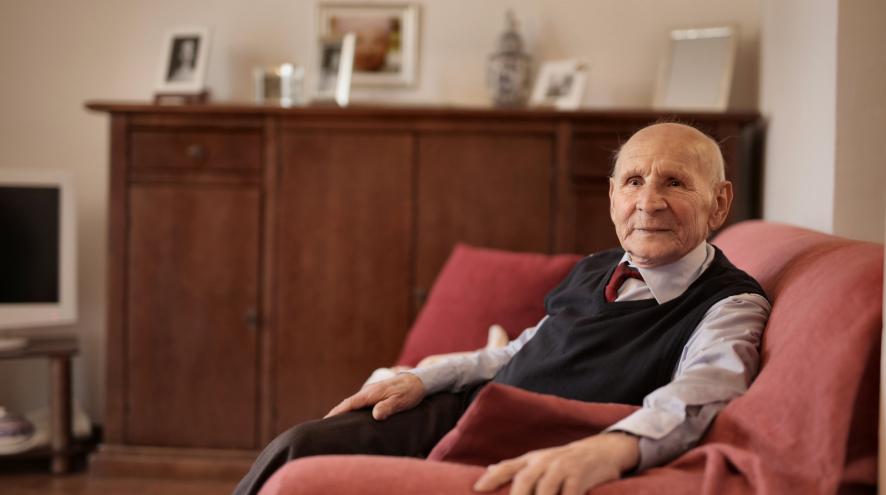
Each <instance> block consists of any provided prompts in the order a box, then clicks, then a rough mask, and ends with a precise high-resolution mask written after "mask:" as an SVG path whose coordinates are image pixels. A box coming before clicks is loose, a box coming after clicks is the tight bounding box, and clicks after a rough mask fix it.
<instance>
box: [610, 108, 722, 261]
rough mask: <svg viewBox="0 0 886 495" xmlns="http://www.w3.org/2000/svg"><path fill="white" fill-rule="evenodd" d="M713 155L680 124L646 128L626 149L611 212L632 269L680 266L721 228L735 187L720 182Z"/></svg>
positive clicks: (695, 134)
mask: <svg viewBox="0 0 886 495" xmlns="http://www.w3.org/2000/svg"><path fill="white" fill-rule="evenodd" d="M713 151H715V150H714V149H712V145H709V144H707V143H706V142H705V141H704V138H703V136H702V135H701V134H700V133H698V131H695V130H694V129H692V128H690V127H687V126H682V125H679V124H658V125H654V126H651V127H647V128H646V129H643V130H641V131H639V132H638V133H637V134H635V135H634V136H633V137H631V139H630V140H628V142H627V143H626V144H625V145H624V147H622V150H621V152H620V153H619V158H618V161H617V162H616V165H615V172H614V174H613V177H612V178H611V179H610V181H609V200H610V207H609V211H610V215H611V217H612V222H613V223H614V224H615V231H616V234H617V235H618V240H619V242H621V246H622V248H624V250H625V251H627V252H629V253H630V254H631V260H632V262H633V263H634V264H636V265H637V266H640V267H644V268H648V267H653V266H659V265H665V264H668V263H672V262H674V261H677V260H679V259H680V258H682V257H683V256H684V255H686V254H687V253H688V252H689V251H691V250H692V249H693V248H695V247H696V246H698V244H699V243H701V242H702V241H703V240H704V239H705V238H706V237H707V235H708V233H709V232H710V231H711V230H713V229H716V228H718V227H719V226H720V225H722V223H723V221H724V220H725V219H726V214H727V213H728V211H729V205H730V204H731V202H732V185H731V184H730V183H728V182H720V181H719V180H717V179H716V177H717V176H716V174H715V172H714V169H713V167H714V165H713V163H714V162H713V158H714V156H711V153H712V152H713Z"/></svg>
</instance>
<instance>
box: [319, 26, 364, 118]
mask: <svg viewBox="0 0 886 495" xmlns="http://www.w3.org/2000/svg"><path fill="white" fill-rule="evenodd" d="M356 41H357V37H356V35H354V33H346V34H345V35H344V36H334V37H327V38H323V39H321V40H320V49H319V53H318V54H317V93H316V95H315V97H314V99H315V100H319V101H328V100H335V102H336V103H338V105H339V106H342V107H344V106H347V105H348V101H349V99H350V94H351V72H352V69H353V67H354V47H355V45H356Z"/></svg>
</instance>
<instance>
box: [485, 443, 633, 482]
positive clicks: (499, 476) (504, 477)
mask: <svg viewBox="0 0 886 495" xmlns="http://www.w3.org/2000/svg"><path fill="white" fill-rule="evenodd" d="M639 459H640V448H639V439H638V438H637V437H634V436H632V435H628V434H624V433H618V432H611V433H603V434H600V435H594V436H592V437H588V438H585V439H582V440H579V441H576V442H572V443H569V444H566V445H563V446H560V447H553V448H550V449H542V450H535V451H532V452H529V453H527V454H524V455H522V456H520V457H517V458H514V459H509V460H506V461H502V462H500V463H498V464H493V465H491V466H489V467H488V468H487V469H486V472H485V473H483V476H481V477H480V479H479V480H477V482H476V483H475V484H474V490H476V491H480V492H489V491H492V490H495V489H496V488H498V487H500V486H502V485H504V484H505V483H507V482H509V481H510V482H512V484H511V492H510V493H511V495H530V494H535V495H556V494H561V495H583V494H584V493H585V492H587V491H588V490H589V489H591V488H593V487H595V486H597V485H599V484H601V483H605V482H607V481H612V480H615V479H618V478H620V477H621V474H622V473H624V472H625V471H628V470H630V469H633V468H634V467H635V466H636V465H637V462H638V461H639Z"/></svg>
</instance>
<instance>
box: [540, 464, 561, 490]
mask: <svg viewBox="0 0 886 495" xmlns="http://www.w3.org/2000/svg"><path fill="white" fill-rule="evenodd" d="M565 478H566V474H565V473H564V472H563V471H562V470H560V469H557V465H556V463H552V464H549V465H548V466H547V468H546V469H545V471H544V473H542V475H541V477H540V478H539V479H538V483H537V484H536V486H535V495H557V494H558V493H560V488H561V487H562V486H563V483H564V481H565Z"/></svg>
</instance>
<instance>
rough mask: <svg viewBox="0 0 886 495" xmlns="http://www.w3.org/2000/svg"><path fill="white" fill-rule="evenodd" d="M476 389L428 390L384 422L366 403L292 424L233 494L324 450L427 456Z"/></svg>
mask: <svg viewBox="0 0 886 495" xmlns="http://www.w3.org/2000/svg"><path fill="white" fill-rule="evenodd" d="M475 390H476V389H473V388H472V389H469V390H465V391H462V392H455V393H452V392H442V393H438V394H434V395H431V396H429V397H426V398H425V399H424V400H423V401H422V402H421V403H420V404H419V405H417V406H416V407H414V408H412V409H409V410H407V411H403V412H400V413H397V414H394V415H393V416H391V417H389V418H388V419H386V420H384V421H376V420H375V419H373V418H372V410H371V409H368V408H367V409H361V410H359V411H350V412H347V413H344V414H339V415H338V416H333V417H331V418H328V419H320V420H316V421H309V422H307V423H302V424H300V425H297V426H295V427H293V428H290V429H289V430H286V431H285V432H283V433H282V434H280V435H279V436H278V437H277V438H275V439H274V440H273V441H272V442H271V443H269V444H268V446H267V447H265V449H264V450H263V451H262V453H261V454H260V455H259V456H258V458H257V459H256V460H255V463H254V464H253V465H252V468H251V469H250V470H249V473H247V474H246V476H245V477H244V478H243V479H242V480H241V481H240V484H239V485H237V488H236V489H235V490H234V494H235V495H245V494H256V493H258V491H259V490H260V489H261V487H262V485H263V484H264V483H265V481H267V480H268V478H270V477H271V475H272V474H274V472H275V471H277V469H279V468H280V467H281V466H283V465H284V464H286V463H287V462H288V461H291V460H293V459H297V458H299V457H306V456H311V455H324V454H326V455H331V454H369V455H394V456H405V457H421V458H424V457H427V456H428V454H429V453H430V452H431V449H432V448H433V447H434V445H436V443H437V442H438V441H440V439H441V438H443V436H444V435H445V434H446V433H447V432H448V431H449V430H451V429H452V428H453V427H454V426H455V424H456V423H457V422H458V418H460V417H461V415H462V414H463V413H464V411H465V409H467V407H468V405H469V404H470V401H471V399H472V398H473V392H474V391H475Z"/></svg>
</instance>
